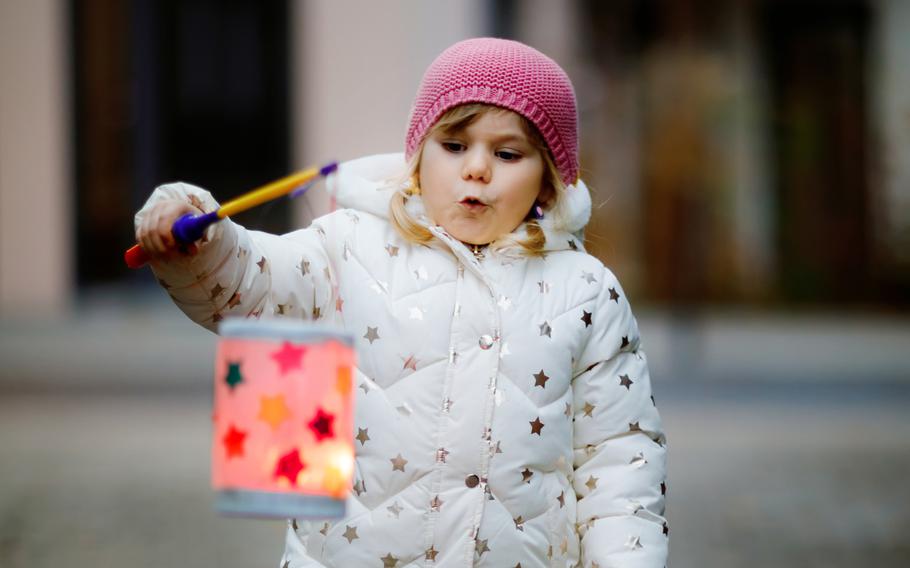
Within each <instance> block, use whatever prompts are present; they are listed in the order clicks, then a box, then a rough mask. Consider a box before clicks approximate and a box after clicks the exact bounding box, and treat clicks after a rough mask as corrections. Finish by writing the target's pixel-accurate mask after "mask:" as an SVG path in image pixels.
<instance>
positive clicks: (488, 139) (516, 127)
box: [418, 110, 545, 245]
mask: <svg viewBox="0 0 910 568" xmlns="http://www.w3.org/2000/svg"><path fill="white" fill-rule="evenodd" d="M522 120H523V119H522V118H521V117H520V116H519V115H517V114H515V113H514V112H512V111H508V110H491V111H489V112H485V113H483V114H482V115H480V117H478V118H477V119H476V120H475V121H474V122H472V123H471V124H469V125H468V126H467V127H465V128H464V129H462V130H458V131H454V132H453V131H448V132H446V131H443V130H441V129H436V130H434V131H433V132H432V133H431V134H430V135H429V136H428V137H427V139H426V141H425V142H424V146H423V153H422V154H421V159H420V166H419V168H418V176H419V179H420V190H421V196H422V198H423V202H424V206H425V207H426V210H427V215H428V216H429V217H430V220H431V221H433V223H435V224H437V225H440V226H442V228H444V229H445V230H446V231H447V232H448V233H449V234H450V235H452V236H453V237H455V238H456V239H458V240H460V241H462V242H464V243H468V244H474V245H484V244H487V243H490V242H493V241H495V240H496V239H498V238H499V237H501V236H503V235H506V234H508V233H511V232H512V231H514V230H515V228H516V227H518V225H520V224H521V223H522V221H524V219H525V217H526V216H527V215H528V212H529V211H530V210H531V206H532V205H533V204H534V201H535V200H536V199H537V198H538V196H539V195H540V193H541V187H542V185H543V175H544V167H545V165H544V160H543V157H542V156H541V155H540V152H539V151H538V150H537V149H536V148H535V147H534V145H533V144H532V143H531V141H530V140H529V139H528V136H527V135H526V134H525V131H524V128H523V127H522Z"/></svg>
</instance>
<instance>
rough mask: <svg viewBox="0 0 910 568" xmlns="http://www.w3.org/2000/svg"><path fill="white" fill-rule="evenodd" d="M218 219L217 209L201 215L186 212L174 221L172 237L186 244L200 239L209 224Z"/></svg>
mask: <svg viewBox="0 0 910 568" xmlns="http://www.w3.org/2000/svg"><path fill="white" fill-rule="evenodd" d="M219 220H220V219H219V218H218V212H217V211H212V212H211V213H205V214H203V215H193V214H192V213H187V214H186V215H184V216H183V217H180V218H179V219H177V220H176V221H174V226H173V227H171V234H173V235H174V239H175V240H176V241H177V242H178V243H180V244H183V245H188V244H191V243H194V242H196V241H198V240H199V239H201V238H202V235H204V234H205V230H206V229H208V228H209V225H211V224H212V223H217V222H218V221H219Z"/></svg>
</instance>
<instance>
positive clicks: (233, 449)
mask: <svg viewBox="0 0 910 568" xmlns="http://www.w3.org/2000/svg"><path fill="white" fill-rule="evenodd" d="M246 434H247V433H246V432H244V431H242V430H238V429H237V428H236V427H235V426H234V425H233V424H231V429H230V430H228V433H227V434H225V435H224V438H222V439H221V440H222V442H223V443H224V449H225V450H227V457H228V459H230V458H234V457H243V442H244V441H245V440H246Z"/></svg>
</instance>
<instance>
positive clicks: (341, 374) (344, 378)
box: [335, 367, 351, 396]
mask: <svg viewBox="0 0 910 568" xmlns="http://www.w3.org/2000/svg"><path fill="white" fill-rule="evenodd" d="M335 389H336V390H337V391H338V393H339V394H341V396H348V394H350V392H351V368H350V367H338V375H337V378H336V379H335Z"/></svg>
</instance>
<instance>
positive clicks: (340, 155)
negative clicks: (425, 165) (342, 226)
mask: <svg viewBox="0 0 910 568" xmlns="http://www.w3.org/2000/svg"><path fill="white" fill-rule="evenodd" d="M292 10H293V15H292V18H291V20H292V28H291V38H292V41H293V47H292V57H291V60H292V62H293V63H292V65H293V70H292V84H293V85H294V92H293V96H292V101H293V104H294V109H293V110H294V114H295V116H294V140H293V160H292V166H293V167H295V168H302V167H306V166H308V165H311V164H315V163H317V162H318V163H322V162H326V161H329V160H342V161H343V160H347V159H351V158H356V157H359V156H363V155H367V154H373V153H380V152H398V151H403V150H404V136H405V131H406V129H407V120H408V112H409V110H410V107H411V103H412V101H413V98H414V94H415V92H416V91H417V85H418V83H419V82H420V78H421V76H422V75H423V71H424V69H426V67H427V65H429V64H430V62H432V61H433V59H434V58H435V57H436V56H437V55H438V54H439V53H440V52H441V51H442V50H444V49H445V48H446V47H448V46H449V45H451V44H452V43H455V42H456V41H458V40H461V39H464V38H467V37H473V36H478V35H484V34H486V33H488V32H487V30H488V22H487V13H488V8H487V6H486V5H485V3H484V2H482V1H481V0H469V1H459V2H442V1H429V0H394V1H383V2H375V1H370V0H297V1H296V2H295V3H294V4H293V7H292ZM310 202H312V200H310ZM308 207H310V203H307V204H302V205H300V206H299V207H298V221H299V222H301V223H303V222H305V221H306V218H308V217H310V216H311V214H312V212H311V211H309V210H307V209H308ZM314 207H319V205H316V206H314ZM304 210H306V211H304Z"/></svg>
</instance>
